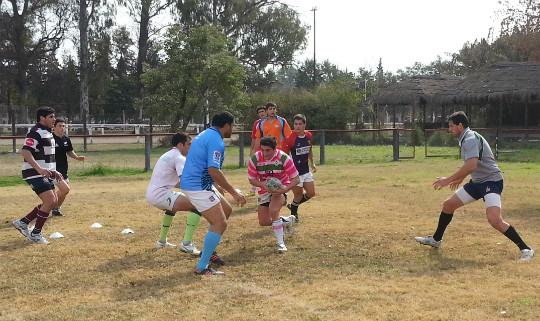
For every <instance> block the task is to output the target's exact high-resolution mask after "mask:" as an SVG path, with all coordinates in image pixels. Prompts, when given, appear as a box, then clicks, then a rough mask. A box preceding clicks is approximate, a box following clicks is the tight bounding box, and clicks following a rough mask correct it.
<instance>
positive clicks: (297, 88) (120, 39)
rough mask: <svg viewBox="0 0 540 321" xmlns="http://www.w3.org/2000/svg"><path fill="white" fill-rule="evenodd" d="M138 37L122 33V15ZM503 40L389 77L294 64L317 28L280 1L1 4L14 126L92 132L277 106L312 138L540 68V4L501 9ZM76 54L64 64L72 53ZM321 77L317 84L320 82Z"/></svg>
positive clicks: (0, 73) (180, 124)
mask: <svg viewBox="0 0 540 321" xmlns="http://www.w3.org/2000/svg"><path fill="white" fill-rule="evenodd" d="M120 10H124V11H126V12H128V13H129V19H130V20H131V22H132V23H133V24H134V25H136V26H137V28H136V30H129V29H127V28H126V27H124V26H119V25H118V21H116V20H117V19H118V16H119V15H118V12H119V11H120ZM500 13H501V14H502V15H503V19H502V23H501V26H500V32H499V33H498V34H497V35H494V34H493V32H491V33H490V35H488V36H487V37H486V38H485V39H479V40H475V41H472V42H467V43H465V44H464V45H463V47H462V49H460V50H459V51H458V52H456V53H451V54H447V55H446V56H443V57H441V56H439V57H437V58H436V59H435V60H434V61H433V62H431V63H429V64H421V63H415V64H413V65H412V66H409V67H407V68H404V69H403V70H398V71H397V72H394V73H392V72H387V71H385V70H384V68H383V62H382V60H381V61H380V62H379V65H378V66H377V68H376V69H367V68H361V69H359V70H357V71H348V70H342V69H340V68H339V67H338V66H336V65H335V64H333V63H332V62H331V61H323V62H317V64H316V65H315V64H314V61H313V60H309V59H308V60H305V61H302V62H295V61H294V56H295V53H297V52H298V51H300V50H303V49H304V48H305V45H306V37H307V34H308V31H309V26H307V25H304V24H302V23H301V21H300V19H299V14H298V12H296V11H295V10H294V9H292V8H290V7H288V6H287V5H286V4H283V3H281V2H280V1H277V0H235V1H232V0H0V107H1V106H4V107H5V108H6V110H7V111H8V113H9V120H10V122H25V121H28V120H30V121H32V119H31V117H28V115H26V114H25V111H27V110H28V107H30V109H32V108H35V107H37V106H43V105H48V106H52V107H54V108H55V109H56V110H57V111H58V114H59V115H61V116H64V117H67V118H69V119H70V120H74V121H82V122H87V121H88V122H122V121H127V122H149V121H152V122H153V123H167V124H171V125H172V127H173V130H175V129H182V128H183V129H185V128H186V127H187V125H188V123H189V122H197V123H206V122H207V121H208V119H207V117H208V115H210V114H212V113H213V112H214V111H216V110H223V109H226V110H229V111H231V112H233V113H235V114H236V115H237V116H239V119H240V121H241V122H243V123H246V124H249V123H250V122H251V120H252V119H253V118H254V117H255V113H254V111H253V109H254V107H255V106H256V105H259V104H262V103H264V102H266V101H268V100H272V101H276V102H277V103H278V104H279V105H280V107H281V112H282V113H283V114H284V115H285V116H292V115H293V114H295V113H298V112H302V113H307V114H310V115H315V116H312V117H311V119H310V125H311V127H312V128H314V127H318V128H323V127H324V128H345V127H346V126H347V124H350V123H356V124H358V123H359V122H362V121H363V120H364V119H363V118H362V117H360V113H363V114H364V113H365V114H366V115H369V114H370V113H371V114H372V113H373V108H372V106H371V105H370V103H369V102H370V99H369V98H370V96H371V95H373V94H374V93H376V91H377V90H378V89H379V88H382V87H384V86H386V85H388V84H390V83H393V82H397V81H400V80H403V79H406V78H409V77H411V76H415V75H429V74H439V73H444V74H452V75H466V74H468V73H470V72H473V71H475V70H478V69H479V68H482V67H483V66H485V65H488V64H491V63H493V62H497V61H501V60H506V61H529V60H538V59H540V30H539V29H540V21H538V19H540V18H539V17H540V0H519V1H518V3H514V2H512V3H510V2H508V1H506V2H502V4H501V8H500ZM67 42H69V43H72V44H73V46H74V49H73V50H72V51H71V52H70V51H68V52H67V53H65V54H64V55H61V54H60V50H62V44H63V43H67ZM315 71H316V72H315Z"/></svg>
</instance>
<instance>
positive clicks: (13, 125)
mask: <svg viewBox="0 0 540 321" xmlns="http://www.w3.org/2000/svg"><path fill="white" fill-rule="evenodd" d="M13 114H15V113H13ZM11 117H13V116H11ZM11 135H12V136H13V137H15V136H17V129H16V128H15V122H14V121H12V122H11ZM12 144H13V146H12V147H13V154H15V153H16V152H17V138H13V142H12Z"/></svg>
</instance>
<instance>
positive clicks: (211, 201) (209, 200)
mask: <svg viewBox="0 0 540 321" xmlns="http://www.w3.org/2000/svg"><path fill="white" fill-rule="evenodd" d="M183 192H184V195H185V196H186V197H187V198H188V199H189V201H190V202H191V204H192V205H193V206H194V207H195V209H196V210H197V211H199V212H201V213H202V212H204V211H206V210H208V209H210V208H212V207H214V206H216V205H217V204H219V203H221V198H222V197H223V196H222V195H221V194H220V193H219V192H218V191H217V190H216V189H215V188H214V187H212V190H211V191H185V190H184V191H183Z"/></svg>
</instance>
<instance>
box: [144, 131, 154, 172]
mask: <svg viewBox="0 0 540 321" xmlns="http://www.w3.org/2000/svg"><path fill="white" fill-rule="evenodd" d="M151 141H152V136H151V135H149V134H146V135H144V171H145V172H148V171H149V170H150V150H151V148H150V147H151V145H150V144H151Z"/></svg>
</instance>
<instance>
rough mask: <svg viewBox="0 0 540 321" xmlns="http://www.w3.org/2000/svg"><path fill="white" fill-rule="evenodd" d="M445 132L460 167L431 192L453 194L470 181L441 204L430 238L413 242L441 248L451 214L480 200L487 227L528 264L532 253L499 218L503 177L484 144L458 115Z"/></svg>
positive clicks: (481, 138)
mask: <svg viewBox="0 0 540 321" xmlns="http://www.w3.org/2000/svg"><path fill="white" fill-rule="evenodd" d="M448 131H449V132H450V133H452V135H454V136H455V137H458V142H459V146H460V148H461V157H462V158H463V161H464V164H463V166H461V168H459V169H458V170H457V171H456V172H455V173H454V174H453V175H452V176H449V177H438V178H437V180H436V181H435V182H434V183H433V188H434V189H436V190H439V189H441V188H443V187H445V186H450V189H451V190H456V189H457V188H458V187H459V185H460V184H461V182H462V181H463V180H464V179H465V178H466V177H467V176H468V175H469V174H470V175H471V180H470V181H469V182H468V183H467V184H465V185H464V186H463V187H461V188H459V189H458V190H457V191H456V192H455V193H454V195H452V196H451V197H450V198H449V199H447V200H446V201H444V203H443V208H442V211H441V214H440V216H439V224H438V226H437V229H436V231H435V233H434V234H433V235H432V236H431V235H430V236H417V237H415V240H416V241H417V242H419V243H420V244H423V245H429V246H432V247H435V248H438V247H439V246H441V243H442V237H443V234H444V231H445V230H446V227H447V226H448V224H450V221H452V217H453V215H454V211H455V210H456V209H458V208H460V207H461V206H463V205H465V204H468V203H471V202H474V201H476V200H479V199H481V198H482V199H484V203H485V206H486V216H487V219H488V222H489V224H491V226H493V228H495V229H496V230H497V231H499V232H501V233H503V234H504V235H505V236H506V237H508V238H509V239H510V240H511V241H512V242H514V243H515V244H516V245H517V246H518V247H519V250H520V252H521V255H520V258H519V260H520V261H522V262H527V261H530V260H531V259H532V258H533V256H534V250H533V249H532V248H530V247H529V246H527V244H525V242H524V241H523V240H522V239H521V237H520V236H519V234H518V232H517V231H516V230H515V229H514V227H513V226H512V225H510V224H508V223H507V222H506V221H504V220H503V218H502V215H501V193H502V190H503V177H502V174H501V170H500V169H499V167H498V166H497V162H495V157H494V156H493V152H492V151H491V148H490V147H489V144H488V142H487V141H486V140H485V139H484V137H482V136H481V135H480V134H478V133H477V132H475V131H473V130H471V129H470V128H469V119H468V118H467V115H465V113H464V112H462V111H458V112H455V113H453V114H452V115H450V117H448Z"/></svg>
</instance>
